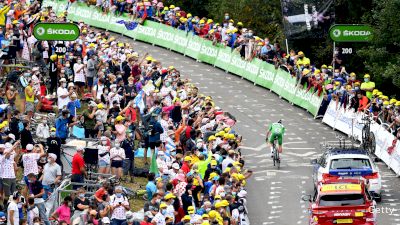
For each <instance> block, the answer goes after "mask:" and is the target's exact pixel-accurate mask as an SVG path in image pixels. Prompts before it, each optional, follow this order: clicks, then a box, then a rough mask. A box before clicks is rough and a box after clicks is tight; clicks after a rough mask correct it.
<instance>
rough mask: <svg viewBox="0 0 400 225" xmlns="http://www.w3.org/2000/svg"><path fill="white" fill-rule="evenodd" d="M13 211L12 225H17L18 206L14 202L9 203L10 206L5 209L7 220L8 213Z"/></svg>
mask: <svg viewBox="0 0 400 225" xmlns="http://www.w3.org/2000/svg"><path fill="white" fill-rule="evenodd" d="M11 211H14V215H13V218H14V225H17V224H19V211H18V205H17V203H15V202H14V201H11V202H10V204H9V205H8V207H7V218H10V212H11ZM7 225H11V222H10V219H8V220H7Z"/></svg>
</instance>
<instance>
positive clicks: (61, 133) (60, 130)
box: [56, 116, 69, 138]
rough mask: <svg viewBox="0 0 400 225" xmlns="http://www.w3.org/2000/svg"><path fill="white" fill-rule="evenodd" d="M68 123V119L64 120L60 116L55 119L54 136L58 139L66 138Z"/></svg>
mask: <svg viewBox="0 0 400 225" xmlns="http://www.w3.org/2000/svg"><path fill="white" fill-rule="evenodd" d="M68 122H69V119H68V118H66V119H64V118H63V117H62V116H61V117H58V118H57V119H56V136H57V137H59V138H67V137H68Z"/></svg>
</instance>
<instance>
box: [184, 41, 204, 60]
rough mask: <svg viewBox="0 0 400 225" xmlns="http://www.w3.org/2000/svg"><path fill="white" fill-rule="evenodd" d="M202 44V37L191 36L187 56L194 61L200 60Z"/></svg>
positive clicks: (186, 51)
mask: <svg viewBox="0 0 400 225" xmlns="http://www.w3.org/2000/svg"><path fill="white" fill-rule="evenodd" d="M202 43H203V39H202V38H201V37H198V36H194V35H189V36H188V44H187V46H186V50H185V55H187V56H189V57H192V58H194V59H198V57H199V54H200V50H201V44H202Z"/></svg>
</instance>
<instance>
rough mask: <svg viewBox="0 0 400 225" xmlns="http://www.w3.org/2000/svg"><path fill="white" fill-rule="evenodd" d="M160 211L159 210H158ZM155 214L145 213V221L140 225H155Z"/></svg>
mask: <svg viewBox="0 0 400 225" xmlns="http://www.w3.org/2000/svg"><path fill="white" fill-rule="evenodd" d="M157 211H158V210H157ZM153 217H154V216H153V214H152V213H151V212H149V211H147V212H145V213H144V217H143V220H142V221H140V225H153V224H152V223H151V221H152V220H153Z"/></svg>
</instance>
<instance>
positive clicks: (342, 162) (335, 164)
mask: <svg viewBox="0 0 400 225" xmlns="http://www.w3.org/2000/svg"><path fill="white" fill-rule="evenodd" d="M330 169H334V170H340V169H371V164H370V162H369V159H357V158H352V159H348V158H347V159H333V160H332V161H331V168H330Z"/></svg>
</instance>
